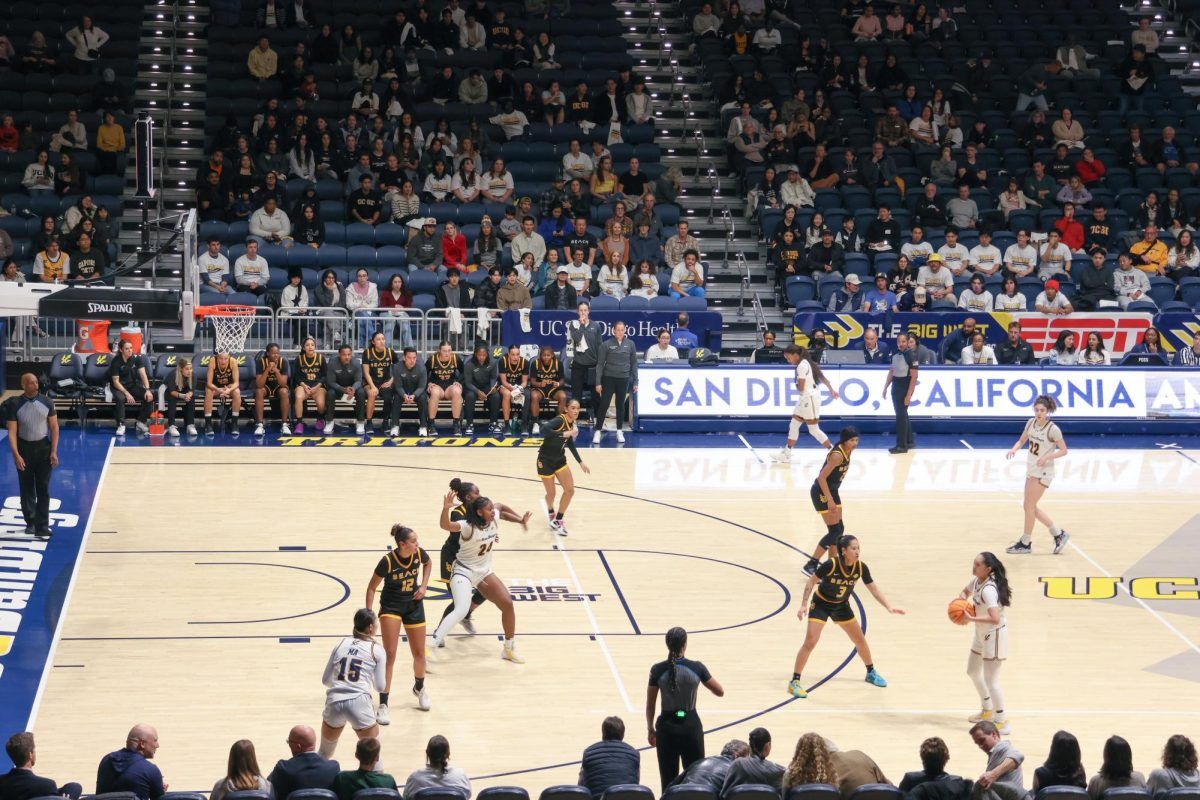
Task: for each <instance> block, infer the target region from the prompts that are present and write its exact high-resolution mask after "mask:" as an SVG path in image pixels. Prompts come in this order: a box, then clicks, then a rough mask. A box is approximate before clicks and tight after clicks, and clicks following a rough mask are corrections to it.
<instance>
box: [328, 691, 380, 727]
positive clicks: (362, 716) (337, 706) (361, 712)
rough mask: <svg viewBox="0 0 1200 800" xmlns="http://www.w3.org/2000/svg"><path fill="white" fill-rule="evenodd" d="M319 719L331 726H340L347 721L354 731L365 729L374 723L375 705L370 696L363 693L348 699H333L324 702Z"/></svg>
mask: <svg viewBox="0 0 1200 800" xmlns="http://www.w3.org/2000/svg"><path fill="white" fill-rule="evenodd" d="M321 721H322V722H324V723H325V724H326V725H328V726H329V727H331V728H340V727H342V726H343V725H345V724H346V723H349V724H350V727H351V728H353V729H354V730H356V731H361V730H365V729H366V728H369V727H371V726H372V725H374V724H375V706H374V704H373V703H372V702H371V697H370V696H369V695H365V694H360V695H358V696H357V697H352V698H350V699H349V700H334V701H333V702H329V703H326V704H325V711H324V712H323V713H322V714H321Z"/></svg>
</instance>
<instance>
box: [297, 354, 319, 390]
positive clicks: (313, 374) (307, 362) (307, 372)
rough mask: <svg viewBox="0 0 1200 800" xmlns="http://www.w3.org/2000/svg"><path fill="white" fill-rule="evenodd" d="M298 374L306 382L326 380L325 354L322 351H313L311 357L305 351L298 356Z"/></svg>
mask: <svg viewBox="0 0 1200 800" xmlns="http://www.w3.org/2000/svg"><path fill="white" fill-rule="evenodd" d="M296 374H297V375H298V376H300V380H302V381H304V382H305V383H320V382H321V381H323V380H325V356H323V355H321V354H320V353H313V355H312V358H311V359H310V358H309V357H308V356H306V355H304V353H301V354H300V355H298V356H296Z"/></svg>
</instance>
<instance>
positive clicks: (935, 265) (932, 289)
mask: <svg viewBox="0 0 1200 800" xmlns="http://www.w3.org/2000/svg"><path fill="white" fill-rule="evenodd" d="M917 284H918V285H919V286H921V287H923V288H924V289H925V291H926V293H927V294H928V295H929V299H931V300H946V301H948V302H951V303H953V302H955V297H954V291H953V290H954V276H953V275H952V274H951V273H950V270H948V269H946V266H945V264H944V263H943V261H942V257H941V255H939V254H938V253H934V254H932V255H931V256H929V261H928V262H926V264H925V266H923V267H921V268H920V269H919V270H917Z"/></svg>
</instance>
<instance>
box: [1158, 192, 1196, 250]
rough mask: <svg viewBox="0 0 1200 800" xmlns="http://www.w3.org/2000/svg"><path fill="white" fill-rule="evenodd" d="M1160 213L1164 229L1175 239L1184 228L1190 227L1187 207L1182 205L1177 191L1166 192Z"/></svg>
mask: <svg viewBox="0 0 1200 800" xmlns="http://www.w3.org/2000/svg"><path fill="white" fill-rule="evenodd" d="M1162 213H1163V220H1164V227H1165V228H1167V229H1168V230H1169V231H1170V232H1171V235H1172V236H1174V237H1176V238H1178V237H1179V234H1180V232H1182V231H1183V229H1184V228H1187V227H1190V226H1191V223H1192V215H1191V212H1189V211H1188V207H1187V205H1185V204H1184V202H1183V199H1182V198H1181V197H1180V195H1179V190H1178V189H1175V188H1171V189H1168V190H1167V200H1166V202H1165V203H1163V212H1162Z"/></svg>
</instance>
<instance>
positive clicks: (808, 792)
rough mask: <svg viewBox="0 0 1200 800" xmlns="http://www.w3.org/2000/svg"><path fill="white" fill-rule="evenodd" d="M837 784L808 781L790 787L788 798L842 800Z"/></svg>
mask: <svg viewBox="0 0 1200 800" xmlns="http://www.w3.org/2000/svg"><path fill="white" fill-rule="evenodd" d="M841 796H842V795H841V793H840V792H838V790H837V787H836V786H831V785H829V784H828V783H806V784H804V785H803V786H793V787H792V788H791V789H788V793H787V800H841Z"/></svg>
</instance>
